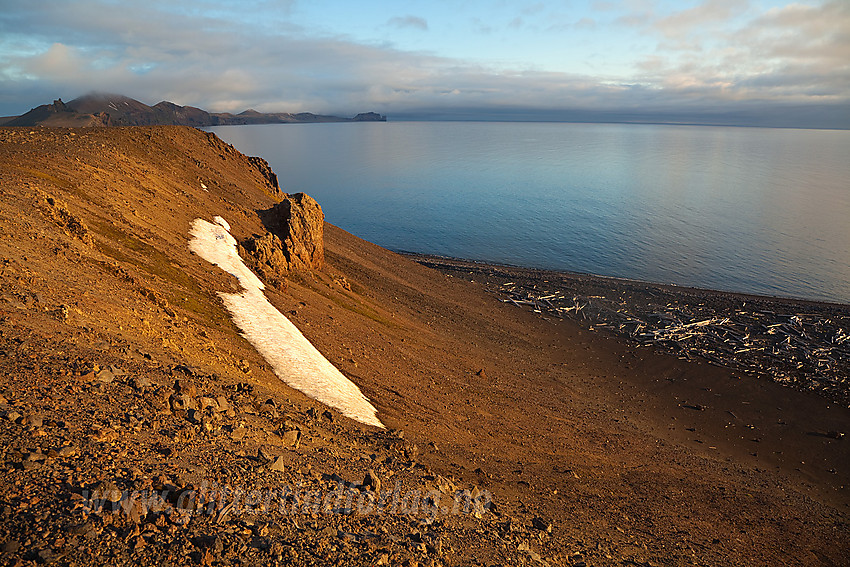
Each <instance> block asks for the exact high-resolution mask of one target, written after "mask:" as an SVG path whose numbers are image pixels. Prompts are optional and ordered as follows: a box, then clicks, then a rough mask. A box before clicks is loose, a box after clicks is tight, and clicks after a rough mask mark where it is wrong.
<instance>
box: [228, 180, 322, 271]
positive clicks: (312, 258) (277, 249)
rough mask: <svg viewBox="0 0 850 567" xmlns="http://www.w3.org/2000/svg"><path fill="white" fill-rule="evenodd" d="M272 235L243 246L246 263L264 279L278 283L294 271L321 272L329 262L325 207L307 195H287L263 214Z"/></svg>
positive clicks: (257, 238) (255, 239)
mask: <svg viewBox="0 0 850 567" xmlns="http://www.w3.org/2000/svg"><path fill="white" fill-rule="evenodd" d="M261 216H262V217H263V222H264V223H265V225H266V227H268V229H269V232H267V233H266V234H264V235H260V236H258V235H254V236H252V237H251V238H249V239H247V240H245V241H244V242H243V243H242V247H243V249H244V250H245V252H246V253H247V254H246V258H245V259H246V260H247V261H248V263H249V264H250V265H251V268H253V269H254V270H255V271H256V272H257V273H258V274H259V275H260V277H262V278H264V279H266V280H270V281H271V283H276V280H278V279H279V278H280V277H282V276H284V275H286V274H287V273H290V272H299V271H309V270H317V269H320V268H321V267H322V266H323V265H324V263H325V248H324V240H323V225H324V222H325V214H324V213H323V212H322V207H321V206H320V205H319V204H318V203H317V202H316V201H315V200H314V199H313V198H312V197H310V196H309V195H307V194H305V193H294V194H292V195H285V196H284V198H283V201H281V202H280V203H278V204H277V205H275V206H273V207H272V208H271V209H269V210H267V211H263V212H262V213H261Z"/></svg>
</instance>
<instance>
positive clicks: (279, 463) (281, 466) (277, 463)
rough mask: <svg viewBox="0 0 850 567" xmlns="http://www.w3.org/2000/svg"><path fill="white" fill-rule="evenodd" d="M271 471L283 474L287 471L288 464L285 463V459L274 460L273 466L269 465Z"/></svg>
mask: <svg viewBox="0 0 850 567" xmlns="http://www.w3.org/2000/svg"><path fill="white" fill-rule="evenodd" d="M269 470H271V471H275V472H283V471H285V470H286V464H285V463H284V461H283V457H278V458H277V459H275V460H274V462H273V463H272V464H270V465H269Z"/></svg>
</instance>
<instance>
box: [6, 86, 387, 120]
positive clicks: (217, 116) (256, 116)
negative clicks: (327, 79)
mask: <svg viewBox="0 0 850 567" xmlns="http://www.w3.org/2000/svg"><path fill="white" fill-rule="evenodd" d="M386 120H387V118H386V116H381V115H380V114H376V113H374V112H365V113H362V114H358V115H357V116H355V117H354V118H343V117H340V116H326V115H321V114H312V113H310V112H299V113H297V114H292V113H289V112H271V113H263V112H257V111H256V110H253V109H249V110H246V111H244V112H240V113H239V114H231V113H229V112H207V111H206V110H202V109H200V108H195V107H194V106H180V105H178V104H174V103H173V102H168V101H162V102H158V103H157V104H155V105H153V106H148V105H147V104H144V103H142V102H139V101H138V100H135V99H132V98H129V97H126V96H122V95H116V94H105V93H92V94H88V95H85V96H81V97H79V98H75V99H74V100H72V101H70V102H67V103H66V102H62V99H58V100H55V101H53V104H42V105H41V106H37V107H35V108H33V109H32V110H30V111H29V112H27V113H26V114H22V115H21V116H10V117H6V118H0V125H2V126H152V125H177V126H221V125H234V124H286V123H304V122H385V121H386Z"/></svg>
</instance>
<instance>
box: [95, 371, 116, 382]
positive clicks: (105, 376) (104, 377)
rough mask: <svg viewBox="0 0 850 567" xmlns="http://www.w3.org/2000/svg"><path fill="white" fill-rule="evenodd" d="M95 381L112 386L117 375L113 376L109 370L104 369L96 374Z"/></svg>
mask: <svg viewBox="0 0 850 567" xmlns="http://www.w3.org/2000/svg"><path fill="white" fill-rule="evenodd" d="M95 379H96V380H97V381H98V382H100V383H101V384H111V383H112V382H113V380H115V374H113V373H112V371H111V370H109V369H108V368H104V369H103V370H101V371H100V372H98V373H97V374H95Z"/></svg>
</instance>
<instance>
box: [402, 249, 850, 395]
mask: <svg viewBox="0 0 850 567" xmlns="http://www.w3.org/2000/svg"><path fill="white" fill-rule="evenodd" d="M417 260H418V261H419V262H420V263H422V264H424V265H427V266H430V267H432V268H436V269H438V270H441V271H443V272H445V273H448V274H456V275H458V276H459V277H463V278H465V279H470V280H473V281H476V282H479V283H483V284H484V286H485V289H487V290H488V291H490V292H493V293H495V294H497V295H498V296H499V298H500V299H501V300H502V301H504V302H505V303H509V304H511V305H515V306H517V307H521V308H524V309H529V310H531V311H533V312H535V313H539V314H541V316H544V317H556V318H561V319H572V320H575V321H577V322H579V323H581V324H582V325H585V326H586V327H588V328H589V329H590V330H593V331H607V332H612V333H615V334H617V335H619V336H621V337H625V338H627V339H628V340H631V341H634V342H635V343H636V344H638V345H640V346H646V347H654V348H658V349H661V350H663V351H665V352H668V353H671V354H673V355H675V356H678V357H679V358H681V359H684V360H692V361H695V360H706V361H708V362H710V363H712V364H716V365H720V366H724V367H727V368H732V369H734V370H738V371H740V372H742V373H746V374H749V375H753V376H762V377H765V378H768V379H770V380H774V381H776V382H780V383H783V384H786V385H788V386H791V387H794V388H796V389H800V390H809V391H815V392H818V393H820V394H822V395H824V396H826V397H828V398H830V399H832V400H834V401H836V402H839V403H841V404H843V405H850V306H847V305H836V304H827V303H817V302H808V301H799V300H793V299H781V298H771V297H761V296H748V295H741V294H733V293H725V292H719V291H711V290H699V289H691V288H681V287H677V286H669V285H661V284H648V283H643V282H635V281H630V280H619V279H613V278H603V277H596V276H588V275H580V274H569V273H559V272H546V271H540V270H530V269H523V268H511V267H504V266H491V265H487V264H480V263H475V262H466V261H462V260H451V259H445V258H434V257H425V258H423V257H418V258H417Z"/></svg>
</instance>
